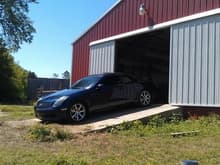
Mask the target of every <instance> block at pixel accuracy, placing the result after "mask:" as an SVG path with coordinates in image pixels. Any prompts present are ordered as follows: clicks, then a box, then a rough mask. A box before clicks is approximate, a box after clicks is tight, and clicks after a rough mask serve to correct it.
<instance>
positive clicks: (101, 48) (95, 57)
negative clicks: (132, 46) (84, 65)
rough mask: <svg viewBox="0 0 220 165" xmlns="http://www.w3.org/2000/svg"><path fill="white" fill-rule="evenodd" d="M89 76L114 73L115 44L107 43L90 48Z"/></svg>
mask: <svg viewBox="0 0 220 165" xmlns="http://www.w3.org/2000/svg"><path fill="white" fill-rule="evenodd" d="M89 61H90V64H89V75H91V74H100V73H105V72H114V65H115V42H114V41H111V42H107V43H102V44H99V45H95V46H92V47H91V48H90V60H89Z"/></svg>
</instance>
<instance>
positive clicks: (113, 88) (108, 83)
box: [90, 75, 121, 110]
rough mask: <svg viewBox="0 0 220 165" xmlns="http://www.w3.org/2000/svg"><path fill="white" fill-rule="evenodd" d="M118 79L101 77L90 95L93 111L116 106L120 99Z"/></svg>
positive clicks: (115, 77)
mask: <svg viewBox="0 0 220 165" xmlns="http://www.w3.org/2000/svg"><path fill="white" fill-rule="evenodd" d="M120 92H121V88H120V85H119V77H118V76H114V75H109V76H105V77H103V79H101V80H100V81H99V83H98V84H97V85H96V87H95V88H94V91H93V92H92V94H91V95H90V98H91V102H92V104H93V110H98V109H103V108H107V107H111V106H115V105H117V104H118V102H119V100H120V99H121V94H120Z"/></svg>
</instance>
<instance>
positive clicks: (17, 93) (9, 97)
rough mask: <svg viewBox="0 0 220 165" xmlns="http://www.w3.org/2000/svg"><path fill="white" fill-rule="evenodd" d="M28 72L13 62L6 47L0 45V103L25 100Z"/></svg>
mask: <svg viewBox="0 0 220 165" xmlns="http://www.w3.org/2000/svg"><path fill="white" fill-rule="evenodd" d="M27 77H28V72H27V71H26V70H24V69H23V68H22V67H21V66H19V65H18V64H16V63H15V62H14V59H13V57H12V56H11V55H10V54H9V53H8V51H7V49H5V48H2V47H0V103H2V102H3V103H22V102H24V101H25V100H26V88H27Z"/></svg>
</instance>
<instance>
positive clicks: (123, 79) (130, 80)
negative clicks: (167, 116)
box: [120, 76, 134, 84]
mask: <svg viewBox="0 0 220 165" xmlns="http://www.w3.org/2000/svg"><path fill="white" fill-rule="evenodd" d="M120 82H121V83H123V84H127V83H131V82H134V79H133V78H131V77H128V76H122V77H120Z"/></svg>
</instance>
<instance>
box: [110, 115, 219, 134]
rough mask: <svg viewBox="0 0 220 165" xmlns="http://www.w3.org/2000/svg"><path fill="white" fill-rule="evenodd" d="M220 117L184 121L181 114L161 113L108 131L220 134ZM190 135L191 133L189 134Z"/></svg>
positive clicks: (124, 132) (121, 132)
mask: <svg viewBox="0 0 220 165" xmlns="http://www.w3.org/2000/svg"><path fill="white" fill-rule="evenodd" d="M219 128H220V117H219V116H217V115H211V116H208V117H201V118H200V119H199V120H191V119H189V120H186V121H183V119H182V118H181V116H180V115H177V114H173V115H172V116H170V117H169V118H164V117H162V116H160V115H157V116H154V117H152V118H150V119H149V121H147V122H146V121H144V122H141V121H134V122H124V123H122V124H121V125H118V126H115V127H112V128H110V129H109V130H108V131H109V132H111V133H113V134H120V135H126V136H137V137H149V136H155V135H157V136H162V137H164V136H170V135H171V133H175V132H191V131H199V134H200V136H201V137H202V136H207V135H211V134H213V135H214V134H220V129H219ZM189 135H190V134H189Z"/></svg>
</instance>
